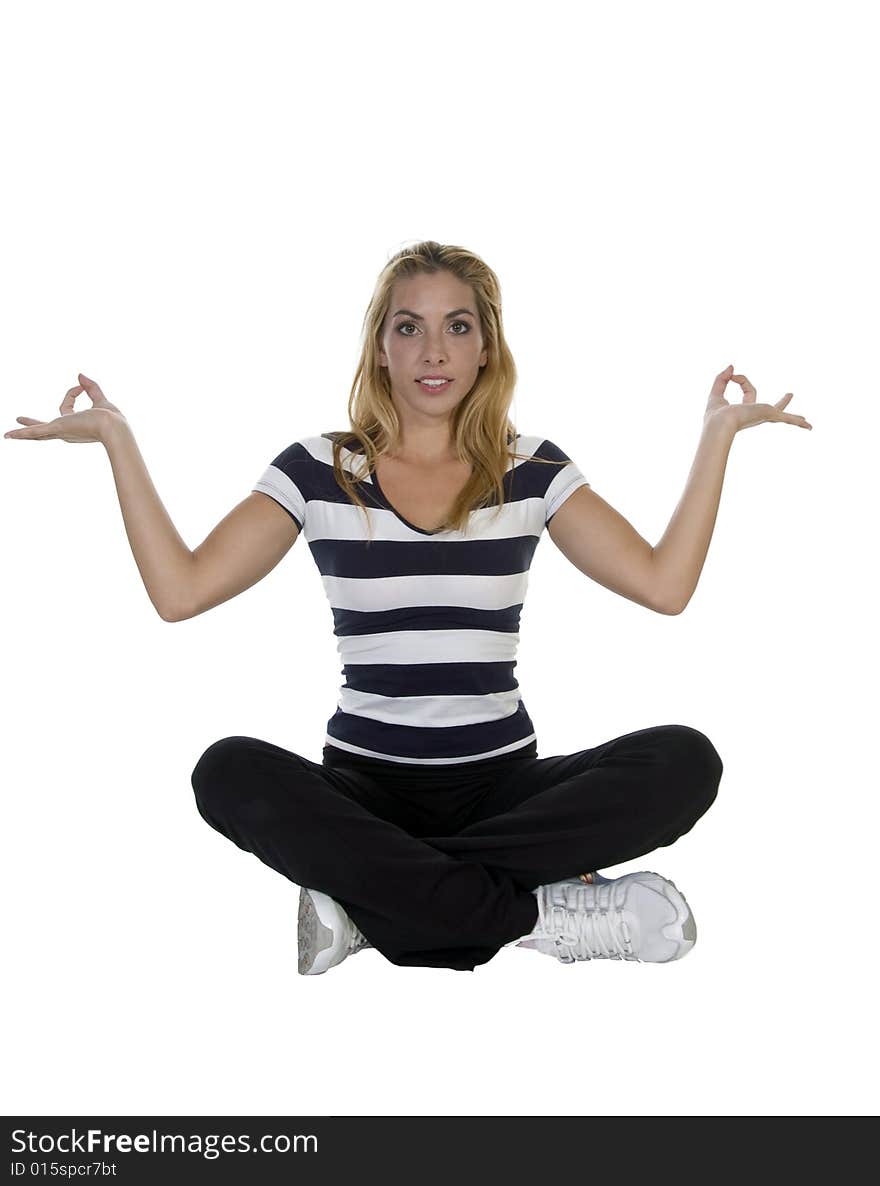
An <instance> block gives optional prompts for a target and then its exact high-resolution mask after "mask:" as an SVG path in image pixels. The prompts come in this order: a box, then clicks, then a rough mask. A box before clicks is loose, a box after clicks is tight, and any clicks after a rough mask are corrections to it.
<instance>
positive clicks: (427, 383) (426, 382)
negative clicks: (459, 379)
mask: <svg viewBox="0 0 880 1186" xmlns="http://www.w3.org/2000/svg"><path fill="white" fill-rule="evenodd" d="M416 382H417V383H418V385H419V387H421V389H422V391H445V390H446V388H447V387H448V386H449V385H450V383H454V382H455V380H454V379H442V380H439V381H438V380H436V379H433V380H431V379H416Z"/></svg>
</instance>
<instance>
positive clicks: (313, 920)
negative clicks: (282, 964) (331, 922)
mask: <svg viewBox="0 0 880 1186" xmlns="http://www.w3.org/2000/svg"><path fill="white" fill-rule="evenodd" d="M332 943H333V932H332V931H331V930H330V928H329V927H327V926H325V925H324V924H323V923H322V922H321V920H320V918H319V917H318V912H317V910H316V909H315V903H314V901H313V900H312V895H311V894H310V893H309V891H308V890H307V889H306V888H305V887H301V888H300V891H299V915H298V918H297V944H298V947H299V958H298V961H297V969H296V970H297V972H299V974H300V976H319V975H320V974H321V973H322V972H326V971H327V968H326V967H324V968H322V967H320V966H318V967H316V966H315V965H316V963H317V964H320V962H321V961H320V958H319V957H320V955H321V952H323V951H326V950H327V948H328V947H330V946H332Z"/></svg>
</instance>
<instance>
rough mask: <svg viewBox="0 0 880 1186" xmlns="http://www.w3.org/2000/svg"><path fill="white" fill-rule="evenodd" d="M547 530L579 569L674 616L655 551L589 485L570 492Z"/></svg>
mask: <svg viewBox="0 0 880 1186" xmlns="http://www.w3.org/2000/svg"><path fill="white" fill-rule="evenodd" d="M547 532H548V534H549V535H550V538H551V539H552V540H553V542H554V544H556V546H557V548H559V550H560V551H561V552H562V554H563V555H564V556H565V557H566V558H567V559H568V560H570V561H571V563H572V564H573V565H574V566H575V568H577V569H579V570H580V571H581V572H582V573H584V575H585V576H588V577H590V578H591V579H592V580H594V581H596V582H597V583H598V584H600V585H604V587H605V588H606V589H610V590H611V591H612V593H619V594H620V595H621V597H626V598H627V599H628V600H630V601H635V602H636V603H637V604H638V605H643V606H645V607H646V608H647V609H651V610H654V612H655V613H658V614H672V613H675V612H676V610H675V609H673V608H672V605H671V603H668V602H667V601H666V600H665V599H664V597H663V592H662V589H661V586H660V583H659V580H658V576H657V569H656V567H655V565H654V560H653V552H654V549H653V548H652V547H651V545H650V544H649V543H648V541H647V540H646V539H643V538H642V536H641V535H639V533H638V532H637V531H636V530H635V528H634V527H633V526H632V524H631V523H630V522H629V521H628V520H627V519H625V518H624V517H623V515H621V514H620V513H619V512H618V511H616V510H615V509H614V507H612V506H610V505H609V504H608V503H607V502H606V501H605V500H604V498H600V497H599V495H598V494H596V493H595V491H594V490H593V489H592V488H591V487H589V486H581V487H580V488H579V489H577V490H575V492H574V494H572V495H570V496H569V497H568V498H567V499H566V500H565V502H564V503H563V504H562V506H561V507H560V508H559V510H558V511H557V512H556V513H555V514H554V515H553V516H552V518H551V519H550V521H549V522H548V524H547Z"/></svg>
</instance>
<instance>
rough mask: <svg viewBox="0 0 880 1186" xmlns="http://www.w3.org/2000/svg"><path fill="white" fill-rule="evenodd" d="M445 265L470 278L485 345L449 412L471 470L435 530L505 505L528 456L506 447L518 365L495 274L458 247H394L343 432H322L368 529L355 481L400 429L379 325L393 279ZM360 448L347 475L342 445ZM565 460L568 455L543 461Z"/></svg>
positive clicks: (368, 321) (366, 329)
mask: <svg viewBox="0 0 880 1186" xmlns="http://www.w3.org/2000/svg"><path fill="white" fill-rule="evenodd" d="M439 271H447V272H450V273H452V275H454V276H457V277H458V278H459V280H463V281H464V282H465V283H466V284H469V285H470V287H471V289H472V291H473V294H474V299H475V301H476V305H477V312H478V314H479V318H480V327H481V329H482V334H483V341H484V344H485V347H486V348H487V351H488V358H487V361H486V365H485V366H484V367H482V368H481V369H480V373H479V377H478V378H477V381H476V382H475V383H474V386H473V387H472V388H471V390H470V391H469V392H468V394H467V395H466V396H465V398H464V399H463V400H462V401H461V402H460V403H459V404H458V406H457V407H456V408H455V411H454V412H453V414H452V423H451V427H452V436H453V440H454V445H455V451H456V454H457V456H458V459H459V460H460V461H462V462H468V463H469V464H470V465H471V467H472V474H471V477H470V479H469V480H468V483H467V485H466V486H465V487H464V489H463V490H462V492H461V494H460V495H459V497H458V499H457V500H456V502H455V505H454V506H453V508H452V510H451V512H450V514H449V516H448V518H447V520H446V521H445V522H444V523H443V524H441V526H440V527H439V528H438V529H437V530H438V531H442V530H449V529H452V530H455V531H461V532H466V530H467V523H468V519H469V517H470V513H471V511H472V510H475V509H477V508H479V507H484V506H488V505H492V502H493V499H494V500H496V501H497V504H498V512H499V513H500V511H501V508H502V506H503V505H504V475H505V473H506V472H507V469H508V466H509V462H510V458H511V457H514V458H517V459H520V460H523V461H526V460H528V459H529V455H524V454H520V453H515V452H513V453H512V452H511V451H510V445H511V444H512V442H513V441H514V440H515V439H516V436H517V433H516V428H515V426H514V424H513V423H512V421H511V420H510V419H509V417H508V411H509V409H510V405H511V403H512V401H513V393H514V388H515V386H516V377H517V376H516V364H515V363H514V361H513V355H512V354H511V352H510V349H509V347H508V345H507V342H506V341H505V338H504V329H503V325H502V320H501V286H500V284H499V283H498V277H497V276H496V275H495V273H494V272H493V271H492V269H491V268H490V267H489V266H488V265H487V264H486V263H484V262H483V260H482V259H480V258H479V256H477V255H475V254H474V253H473V252H472V251H467V250H466V249H465V248H464V247H450V246H446V245H444V244H442V243H435V242H434V241H433V240H428V241H426V242H421V243H416V244H415V245H413V246H411V247H405V248H403V249H402V250H401V251H398V252H397V253H396V254H395V255H393V256H392V257H391V259H390V260H389V261H388V262H387V263H386V264H385V266H384V268H383V269H382V271H381V272H380V273H379V277H378V279H377V281H376V287H375V289H374V291H373V296H372V299H371V301H370V303H369V305H368V307H367V311H366V313H365V314H364V321H363V331H362V332H363V348H362V350H361V356H360V360H359V361H358V366H357V370H356V371H355V376H354V380H353V382H352V385H351V392H350V394H349V399H348V418H349V422H350V424H351V428H350V429H349V430H348V431H347V432H332V433H325V434H324V435H325V437H327V438H329V439H330V440H331V441H332V442H333V473H334V475H335V477H336V481H337V483H338V484H339V485H340V486H341V487H342V489H343V490H345V491H346V493H347V494H348V496H349V497H350V498H351V499H352V501H353V502H355V503H357V505H358V506H360V507H361V509H362V510H363V511H364V514H365V516H366V518H367V530H368V533H369V526H370V517H369V514H368V513H367V509H366V506H365V504H364V501H363V499H362V498H361V497H360V496H359V494H358V491H357V485H358V483H359V482H362V481H363V480H364V478H365V477H366V476H367V475H368V474H372V473H373V471H374V470H375V468H376V462H377V461H378V459H379V458H380V457H381V456H382V455H383V454H384V453H387V452H388V451H389V449H391V448H392V447H393V445H394V443H395V441H396V440H397V437H398V434H399V431H400V419H399V417H398V415H397V411H396V409H395V407H394V403H393V401H392V398H391V381H390V379H389V376H388V371H387V368H385V367H383V366H381V365H380V363H379V359H378V354H379V346H380V339H381V335H382V326H383V323H384V321H385V317H386V315H387V313H388V308H389V303H390V301H391V289H392V286H393V285H394V283H395V281H396V280H399V279H403V278H405V277H409V276H414V275H419V274H422V275H433V274H434V273H436V272H439ZM343 448H346V449H349V450H350V451H351V452H353V453H359V454H362V455H363V457H364V459H365V464H364V466H363V468H362V469H361V470H360V471H359V473H358V474H357V475H356V476H353V477H352V476H350V475H349V474H348V473H347V472H346V471H345V470H344V469H343V468H342V462H341V451H342V449H343ZM534 460H535V461H540V462H543V463H544V464H546V465H566V464H568V462H567V461H547V460H546V459H545V458H538V457H536V458H534Z"/></svg>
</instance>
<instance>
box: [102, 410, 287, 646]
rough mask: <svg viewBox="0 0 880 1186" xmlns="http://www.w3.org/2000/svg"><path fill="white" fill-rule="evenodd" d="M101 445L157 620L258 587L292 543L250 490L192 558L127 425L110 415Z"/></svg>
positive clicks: (281, 522) (263, 498) (265, 502)
mask: <svg viewBox="0 0 880 1186" xmlns="http://www.w3.org/2000/svg"><path fill="white" fill-rule="evenodd" d="M102 441H103V444H104V447H105V448H106V450H107V454H108V456H109V458H110V465H111V467H112V470H113V477H114V480H115V482H116V492H117V494H118V496H119V505H120V508H121V510H122V517H123V520H124V522H125V530H126V534H127V535H128V541H129V543H130V545H131V550H132V552H133V553H134V559H135V563H136V564H137V566H138V571H139V572H140V574H141V579H142V580H143V582H144V586H145V587H146V590H147V593H148V595H149V597H150V600H151V601H152V603H153V605H154V606H155V608H156V612H157V613H158V614H159V616H160V617H161V618H162V620H163V621H165V622H180V621H183V620H184V619H186V618H193V617H196V616H197V615H198V614H202V613H204V612H205V611H206V610H209V609H213V608H214V606H217V605H221V604H222V603H223V602H224V601H229V600H230V598H232V597H235V596H237V594H239V593H242V592H244V590H245V589H249V588H250V587H251V585H255V584H256V583H257V581H260V580H262V578H263V577H264V576H266V575H267V574H268V573H269V572H271V571H272V569H273V568H274V567H275V566H276V564H278V563H279V561H280V560H281V559H282V558H283V557H284V556H285V555H286V553H287V552H289V551H290V549H291V548H292V547H293V545H294V543H295V542H296V539H297V536H298V535H299V528H298V527H297V525H296V523H295V522H294V520H293V519H292V518H291V516H290V515H289V514H288V513H287V511H286V510H284V508H283V507H281V506H280V505H279V504H278V503H277V502H275V500H274V499H272V498H270V497H269V496H268V495H267V494H262V493H261V492H260V491H254V492H253V493H251V494H250V495H248V497H247V498H245V499H244V500H243V501H242V502H240V503H239V504H238V506H237V507H235V508H234V509H233V510H231V511H230V512H229V514H228V515H227V516H226V517H225V518H224V519H223V520H222V521H221V522H220V523H218V525H217V526H216V527H215V528H214V530H213V531H212V532H211V534H210V535H209V536H208V537H207V539H205V541H204V542H203V543H201V544H200V545H199V546H198V547H197V548H196V550H195V551H194V552H193V551H191V550H190V549H189V548H188V547H187V546H186V544H185V543H184V541H183V540H182V539H181V537H180V535H179V533H178V531H177V529H176V527H175V526H174V524H173V523H172V521H171V519H170V517H169V515H168V512H167V511H166V510H165V507H164V506H163V505H162V501H161V499H160V498H159V495H158V493H157V492H156V488H155V486H154V485H153V482H152V480H151V478H150V475H149V473H148V472H147V467H146V466H145V464H144V460H143V458H142V457H141V453H140V450H139V449H138V446H137V442H136V441H135V439H134V434H133V433H132V431H131V428H130V427H129V424H128V422H127V421H126V420H125V419H124V418H122V417H117V416H115V415H113V414H110V415H109V416H108V417H107V425H106V430H105V432H104V433H103V434H102Z"/></svg>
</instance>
